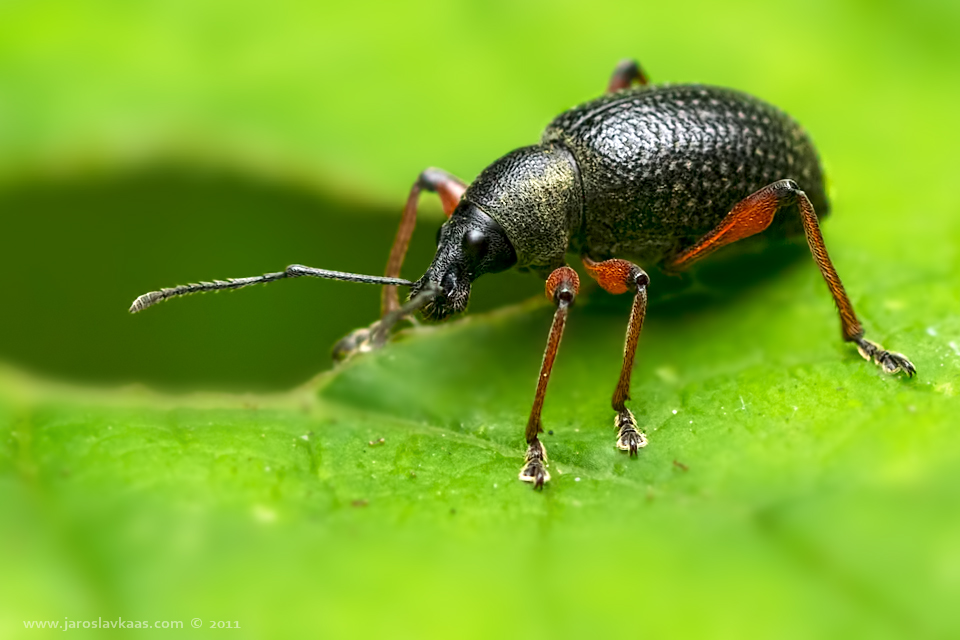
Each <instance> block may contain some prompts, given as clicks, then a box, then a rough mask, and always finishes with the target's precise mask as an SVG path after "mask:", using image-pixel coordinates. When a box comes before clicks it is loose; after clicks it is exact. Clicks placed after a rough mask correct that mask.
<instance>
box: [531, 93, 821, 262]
mask: <svg viewBox="0 0 960 640" xmlns="http://www.w3.org/2000/svg"><path fill="white" fill-rule="evenodd" d="M543 141H544V143H545V144H557V143H560V144H563V145H564V146H566V147H567V148H568V149H570V151H571V153H572V154H573V156H574V157H575V158H576V162H577V165H578V168H579V173H580V177H581V180H582V190H583V224H582V227H581V228H580V230H579V232H578V233H576V234H574V238H573V242H572V244H571V249H572V250H576V251H586V252H589V254H590V255H591V256H593V257H594V258H597V259H604V258H609V257H613V256H629V257H633V258H636V259H637V260H639V261H641V262H645V263H657V262H661V261H663V260H664V259H666V258H669V257H670V256H672V255H674V254H675V253H676V252H678V251H681V250H683V249H685V248H687V247H689V246H691V245H692V244H693V243H694V242H696V240H698V239H699V238H700V237H702V236H703V235H704V234H706V233H707V232H708V231H710V230H711V229H712V228H713V227H715V226H716V225H717V224H718V223H719V222H720V220H722V219H723V217H724V216H725V215H726V214H727V213H728V212H729V211H730V209H731V208H732V207H733V206H734V205H735V204H736V203H737V202H739V201H740V200H742V199H743V198H745V197H746V196H748V195H750V194H751V193H753V192H755V191H757V190H758V189H761V188H762V187H764V186H766V185H768V184H770V183H772V182H775V181H777V180H782V179H792V180H794V181H796V182H797V183H798V184H799V185H800V188H801V189H803V190H804V191H806V192H807V195H808V196H809V197H810V199H811V201H812V202H813V205H814V208H815V209H816V211H817V214H818V215H819V216H821V217H822V216H823V215H825V214H826V213H827V211H828V203H827V199H826V195H825V193H824V188H823V177H822V172H821V169H820V164H819V160H818V157H817V153H816V150H815V149H814V147H813V144H812V143H811V141H810V138H809V137H808V136H807V135H806V133H805V132H804V130H803V128H802V127H801V126H800V125H799V124H798V123H797V122H795V121H794V120H793V119H792V118H790V116H788V115H787V114H785V113H783V112H782V111H780V110H779V109H777V108H775V107H773V106H771V105H769V104H767V103H765V102H763V101H761V100H759V99H757V98H754V97H752V96H749V95H747V94H744V93H740V92H737V91H733V90H730V89H722V88H717V87H709V86H701V85H659V86H647V87H638V88H635V89H627V90H624V91H619V92H616V93H613V94H609V95H606V96H603V97H601V98H599V99H597V100H593V101H591V102H587V103H585V104H583V105H580V106H578V107H575V108H573V109H570V110H569V111H566V112H565V113H563V114H561V115H560V116H558V117H557V118H556V119H554V121H553V122H552V123H551V124H550V125H549V126H548V127H547V129H546V131H545V133H544V135H543ZM791 213H792V212H791ZM799 231H800V225H799V221H798V219H797V217H796V215H790V214H781V215H779V216H777V218H775V220H774V223H773V225H772V227H771V229H770V231H768V234H795V233H798V232H799Z"/></svg>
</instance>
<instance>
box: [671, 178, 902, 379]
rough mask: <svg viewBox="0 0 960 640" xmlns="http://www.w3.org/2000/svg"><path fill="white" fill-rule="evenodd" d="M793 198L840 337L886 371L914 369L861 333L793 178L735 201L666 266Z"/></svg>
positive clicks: (688, 260)
mask: <svg viewBox="0 0 960 640" xmlns="http://www.w3.org/2000/svg"><path fill="white" fill-rule="evenodd" d="M794 204H795V205H797V209H798V210H799V211H800V219H801V221H802V222H803V230H804V233H805V234H806V237H807V244H808V245H809V246H810V252H811V253H812V254H813V259H814V260H816V262H817V266H818V267H820V273H821V274H822V275H823V279H824V280H825V281H826V283H827V287H828V288H829V289H830V294H831V295H832V296H833V301H834V303H836V305H837V311H838V312H839V314H840V326H841V328H842V330H843V339H844V340H846V341H847V342H852V343H854V344H855V345H857V350H858V351H859V352H860V355H861V356H863V357H864V358H865V359H867V360H873V361H874V362H875V363H876V364H877V365H879V366H880V368H881V369H883V371H884V372H885V373H896V372H898V371H903V372H904V373H906V374H907V375H908V376H912V375H913V374H915V373H916V372H917V368H916V367H914V366H913V363H912V362H910V360H909V359H908V358H907V357H906V356H905V355H903V354H902V353H897V352H896V351H887V350H886V349H884V348H883V347H882V346H880V345H879V344H877V343H876V342H873V341H871V340H867V339H866V338H865V337H864V335H863V334H864V332H863V326H862V325H861V324H860V320H859V319H858V318H857V314H856V313H855V312H854V310H853V304H852V303H851V302H850V298H848V297H847V292H846V291H845V290H844V288H843V283H841V282H840V276H839V275H837V270H836V269H834V268H833V263H832V262H831V261H830V256H829V255H828V254H827V247H826V245H824V243H823V235H821V233H820V225H819V223H818V222H817V214H816V213H815V212H814V210H813V205H812V204H811V203H810V199H809V198H807V195H806V194H805V193H804V192H803V191H801V190H800V187H799V186H798V185H797V183H796V182H794V181H793V180H780V181H779V182H774V183H773V184H770V185H767V186H766V187H764V188H763V189H760V190H759V191H757V192H755V193H753V194H751V195H749V196H747V197H746V198H744V199H743V200H741V201H740V202H738V203H737V204H736V205H735V206H734V207H733V209H732V210H731V211H730V213H728V214H727V216H726V217H725V218H724V219H723V221H722V222H721V223H720V224H719V226H717V228H715V229H714V230H713V231H711V232H710V233H708V234H707V235H705V236H704V237H703V238H701V239H700V241H699V242H697V244H695V245H694V246H693V247H691V248H690V249H687V250H686V251H684V252H683V253H682V254H680V255H679V256H677V257H676V258H674V259H673V260H672V261H671V262H670V263H669V264H668V265H667V268H668V269H671V270H678V271H679V270H682V269H685V268H686V267H688V266H690V265H691V264H693V263H694V262H696V261H697V260H701V259H703V258H704V257H706V256H707V255H709V254H710V253H712V252H714V251H716V250H717V249H719V248H720V247H723V246H726V245H728V244H730V243H732V242H736V241H737V240H741V239H743V238H746V237H749V236H752V235H754V234H756V233H760V232H761V231H763V230H764V229H766V228H767V227H769V226H770V223H771V222H772V221H773V216H774V215H775V214H776V213H777V211H779V210H780V209H781V208H783V207H785V206H789V205H794Z"/></svg>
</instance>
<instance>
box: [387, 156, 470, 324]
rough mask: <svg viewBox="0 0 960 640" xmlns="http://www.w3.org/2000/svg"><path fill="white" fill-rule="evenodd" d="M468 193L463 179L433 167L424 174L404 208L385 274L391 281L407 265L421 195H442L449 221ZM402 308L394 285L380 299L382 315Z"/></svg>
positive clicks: (425, 170) (413, 188) (420, 176)
mask: <svg viewBox="0 0 960 640" xmlns="http://www.w3.org/2000/svg"><path fill="white" fill-rule="evenodd" d="M466 190H467V185H466V184H465V183H464V182H463V181H462V180H461V179H460V178H457V177H456V176H454V175H451V174H449V173H447V172H446V171H444V170H443V169H434V168H432V167H431V168H429V169H424V170H423V172H421V173H420V175H419V176H418V177H417V181H416V182H414V183H413V186H412V187H410V195H409V196H407V204H406V205H405V206H404V207H403V216H402V217H401V218H400V226H399V227H398V228H397V236H396V238H394V240H393V247H392V248H391V249H390V257H389V258H388V259H387V269H386V273H385V274H384V275H386V276H387V277H388V278H399V277H400V267H402V266H403V259H404V257H406V255H407V247H409V246H410V238H411V237H412V236H413V228H414V227H415V226H416V225H417V205H418V204H419V202H420V192H421V191H433V192H434V193H436V194H437V195H439V196H440V202H441V204H443V212H444V213H445V214H447V217H448V218H449V217H450V216H452V215H453V210H454V209H456V208H457V204H458V203H459V202H460V198H462V197H463V193H464V191H466ZM399 308H400V296H399V295H398V294H397V288H396V287H395V286H392V285H387V286H385V287H384V288H383V295H382V297H381V298H380V312H381V315H383V316H385V315H387V314H388V313H390V312H391V311H395V310H396V309H399Z"/></svg>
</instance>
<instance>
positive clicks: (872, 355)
mask: <svg viewBox="0 0 960 640" xmlns="http://www.w3.org/2000/svg"><path fill="white" fill-rule="evenodd" d="M857 351H859V352H860V355H861V356H863V358H864V359H865V360H873V361H874V362H875V363H876V364H877V365H879V366H880V368H881V369H882V370H883V372H884V373H887V374H894V373H897V372H898V371H903V372H904V373H906V374H907V377H910V378H912V377H913V376H914V375H915V374H916V373H917V368H916V367H915V366H914V365H913V363H912V362H910V359H909V358H907V356H905V355H903V354H902V353H897V352H896V351H887V350H886V349H884V348H883V346H881V345H879V344H877V343H876V342H874V341H872V340H867V339H866V338H860V339H859V340H857Z"/></svg>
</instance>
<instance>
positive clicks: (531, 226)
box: [130, 60, 916, 488]
mask: <svg viewBox="0 0 960 640" xmlns="http://www.w3.org/2000/svg"><path fill="white" fill-rule="evenodd" d="M634 84H636V85H639V86H636V87H632V85H634ZM423 190H427V191H433V192H435V193H437V194H438V195H439V196H440V199H441V201H442V203H443V209H444V211H445V213H446V214H447V216H448V218H449V219H448V220H447V221H446V222H445V223H444V224H443V226H442V227H441V229H440V233H439V236H438V239H437V240H438V241H437V253H436V256H435V257H434V259H433V263H432V264H431V265H430V268H429V269H427V272H426V273H425V274H423V276H422V277H421V278H420V279H419V280H417V281H416V282H410V281H408V280H403V279H401V278H400V277H399V275H400V267H401V265H402V264H403V258H404V255H405V254H406V251H407V245H408V244H409V242H410V237H411V235H412V234H413V228H414V226H415V224H416V214H417V205H418V202H419V197H420V192H421V191H423ZM828 209H829V205H828V202H827V197H826V194H825V192H824V185H823V176H822V172H821V169H820V163H819V159H818V157H817V152H816V150H815V149H814V147H813V144H812V143H811V142H810V138H809V137H808V136H807V134H806V133H805V132H804V130H803V128H801V127H800V125H799V124H797V123H796V122H795V121H794V120H793V119H792V118H790V116H788V115H787V114H785V113H783V112H782V111H780V110H778V109H776V108H775V107H773V106H771V105H769V104H766V103H764V102H762V101H760V100H758V99H757V98H754V97H752V96H749V95H746V94H744V93H740V92H736V91H732V90H729V89H721V88H717V87H709V86H701V85H658V86H651V85H649V84H648V82H647V79H646V77H645V75H644V73H643V71H642V70H641V68H640V66H639V65H638V64H637V63H636V62H635V61H632V60H626V61H623V62H621V63H620V64H619V65H618V66H617V68H616V69H615V70H614V73H613V76H612V77H611V79H610V84H609V87H608V90H607V93H606V95H604V96H603V97H601V98H598V99H596V100H593V101H591V102H587V103H585V104H582V105H580V106H578V107H574V108H573V109H570V110H569V111H566V112H564V113H562V114H560V115H559V116H557V118H556V119H554V121H553V122H551V123H550V125H549V126H548V127H547V130H546V132H545V133H544V134H543V137H542V139H541V141H540V144H536V145H533V146H529V147H524V148H522V149H517V150H516V151H512V152H510V153H508V154H507V155H505V156H503V157H502V158H500V159H499V160H497V161H496V162H494V163H493V164H492V165H490V166H489V167H487V168H486V169H485V170H484V171H483V172H482V173H481V174H480V176H479V177H478V178H477V179H476V180H475V181H474V182H473V183H472V184H471V185H469V186H467V185H466V184H465V183H464V182H462V181H461V180H459V179H458V178H456V177H454V176H452V175H450V174H448V173H446V172H445V171H441V170H439V169H427V170H426V171H424V172H423V173H421V174H420V176H419V177H418V179H417V181H416V182H415V183H414V185H413V187H412V189H411V190H410V196H409V198H408V199H407V204H406V207H405V208H404V210H403V217H402V219H401V222H400V228H399V229H398V231H397V237H396V239H395V241H394V244H393V248H392V249H391V251H390V257H389V260H388V262H387V269H386V275H385V277H376V276H366V275H358V274H350V273H343V272H338V271H327V270H323V269H313V268H310V267H304V266H301V265H293V266H290V267H288V268H287V269H286V271H283V272H278V273H268V274H265V275H263V276H256V277H252V278H237V279H231V280H225V281H221V280H217V281H213V282H201V283H198V284H189V285H183V286H179V287H174V288H171V289H163V290H161V291H154V292H151V293H147V294H145V295H142V296H140V297H139V298H137V299H136V301H134V303H133V305H132V306H131V308H130V311H131V312H137V311H140V310H142V309H144V308H146V307H148V306H150V305H152V304H154V303H156V302H159V301H161V300H165V299H167V298H170V297H174V296H179V295H184V294H189V293H197V292H201V291H216V290H219V289H237V288H240V287H245V286H248V285H252V284H257V283H263V282H272V281H274V280H280V279H283V278H292V277H301V276H313V277H321V278H333V279H339V280H349V281H353V282H367V283H372V284H383V285H386V286H384V290H383V297H382V312H383V314H382V316H381V319H380V320H379V321H377V322H375V323H374V324H373V325H371V326H370V327H369V328H365V329H358V330H357V331H354V332H353V333H351V334H350V335H349V336H347V337H346V338H344V339H343V340H341V341H340V342H339V343H338V344H337V346H336V347H335V349H334V354H335V356H338V357H343V356H344V355H346V354H349V353H352V352H356V351H365V350H369V349H371V348H375V347H378V346H381V345H382V344H383V343H384V342H385V341H386V338H387V335H388V332H389V330H390V328H391V327H392V326H393V325H394V324H395V323H396V322H397V320H399V319H400V318H401V317H403V316H404V315H407V314H410V313H413V312H414V311H417V310H419V311H420V312H421V313H422V315H423V316H424V317H425V318H427V319H429V320H442V319H444V318H446V317H448V316H450V315H452V314H455V313H459V312H462V311H464V310H465V309H466V307H467V301H468V299H469V297H470V285H471V283H472V282H473V281H474V280H475V279H476V278H478V277H479V276H481V275H483V274H485V273H496V272H498V271H504V270H506V269H509V268H510V267H517V268H520V269H525V270H530V271H533V272H535V273H537V274H539V275H540V276H541V277H543V278H544V279H545V280H546V294H547V298H548V299H550V300H551V301H552V302H553V303H554V304H555V305H556V307H557V309H556V312H555V314H554V318H553V325H552V326H551V328H550V334H549V338H548V339H547V347H546V352H545V353H544V357H543V364H542V365H541V368H540V377H539V379H538V381H537V391H536V396H535V397H534V401H533V408H532V410H531V412H530V419H529V421H528V422H527V428H526V442H527V454H526V460H525V462H524V465H523V468H522V470H521V471H520V479H521V480H524V481H526V482H532V483H534V486H535V487H537V488H540V487H542V486H543V483H544V482H547V481H548V480H549V479H550V474H549V473H548V472H547V470H546V459H547V455H546V451H545V449H544V447H543V444H542V443H541V442H540V440H539V438H538V437H537V436H538V434H540V433H542V432H543V428H542V426H541V424H540V411H541V409H542V407H543V401H544V397H545V394H546V389H547V382H548V381H549V379H550V371H551V369H552V367H553V361H554V359H555V357H556V353H557V348H558V347H559V345H560V338H561V336H562V335H563V328H564V324H565V323H566V319H567V312H568V310H569V308H570V305H571V304H573V301H574V299H575V298H576V296H577V290H578V289H579V285H580V282H579V278H578V276H577V273H576V271H574V270H573V269H571V268H570V267H569V266H566V265H565V264H564V262H565V256H566V255H567V254H568V253H571V252H573V253H578V254H580V255H581V256H582V260H583V264H584V267H585V269H586V271H587V273H588V274H590V276H591V277H592V278H594V279H596V280H597V281H598V282H599V283H600V286H601V287H603V288H604V289H606V290H607V291H609V292H611V293H627V292H633V294H634V301H633V308H632V311H631V313H630V320H629V323H628V325H627V337H626V344H625V346H624V356H623V368H622V369H621V372H620V379H619V381H618V382H617V386H616V389H615V391H614V393H613V409H614V411H615V412H616V418H615V425H616V428H617V447H618V448H620V449H622V450H624V451H628V452H629V453H630V455H631V456H633V455H636V454H637V450H638V449H639V448H641V447H644V446H646V444H647V440H646V436H644V434H643V432H642V431H641V430H640V429H639V428H638V426H637V422H636V419H635V418H634V416H633V413H631V411H630V410H629V409H627V407H626V404H625V403H626V401H627V400H629V398H630V374H631V371H632V369H633V359H634V354H635V353H636V348H637V341H638V340H639V337H640V329H641V327H642V326H643V319H644V315H645V314H646V305H647V286H648V284H649V282H650V280H649V278H648V276H647V274H646V273H645V272H644V271H643V269H641V268H640V267H639V266H637V265H636V264H634V263H633V262H628V261H627V260H625V259H623V258H619V257H617V256H625V257H629V258H631V259H632V260H634V261H636V262H640V263H655V264H659V265H661V266H663V267H664V268H665V269H666V270H667V271H679V270H682V269H685V268H686V267H688V266H689V265H691V264H692V263H694V262H696V261H698V260H700V259H702V258H704V257H705V256H707V255H708V254H710V253H712V252H713V251H715V250H716V249H719V248H720V247H723V246H725V245H728V244H730V243H732V242H736V241H737V240H741V239H743V238H746V237H748V236H752V235H754V234H757V233H760V232H762V231H765V232H766V235H768V236H779V237H785V236H791V235H798V234H799V233H800V232H801V231H802V232H803V233H804V234H805V235H806V239H807V243H808V244H809V246H810V251H811V252H812V254H813V258H814V260H815V261H816V262H817V266H818V267H819V268H820V272H821V273H822V274H823V278H824V280H826V282H827V286H828V288H829V289H830V293H831V295H832V296H833V301H834V302H835V303H836V306H837V310H838V311H839V313H840V323H841V327H842V330H843V339H844V340H846V341H848V342H853V343H854V344H855V345H856V346H857V349H858V350H859V352H860V354H861V355H862V356H863V357H864V358H866V359H867V360H870V359H872V360H873V361H874V362H876V363H877V364H878V365H880V367H881V368H882V369H883V371H885V372H886V373H896V372H898V371H904V372H905V373H906V374H907V375H909V376H912V375H913V374H914V373H916V368H915V367H914V366H913V364H912V363H911V362H910V360H908V359H907V358H906V356H904V355H903V354H900V353H896V352H893V351H887V350H885V349H884V348H883V347H882V346H880V345H879V344H877V343H875V342H872V341H870V340H867V339H866V338H865V337H864V331H863V327H862V326H861V325H860V321H859V320H858V319H857V316H856V314H855V313H854V310H853V305H852V304H851V303H850V299H849V298H848V297H847V294H846V292H845V291H844V289H843V285H842V284H841V282H840V277H839V276H838V275H837V272H836V270H835V269H834V268H833V264H831V262H830V257H829V256H828V255H827V249H826V247H825V246H824V243H823V237H822V236H821V234H820V228H819V224H818V215H819V216H823V215H826V213H827V212H828ZM780 210H783V215H780V216H778V217H776V224H772V223H774V220H775V214H776V213H777V212H778V211H780ZM397 286H409V287H411V292H410V297H409V300H408V301H407V303H406V304H404V305H402V306H401V304H400V299H399V296H398V294H397Z"/></svg>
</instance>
